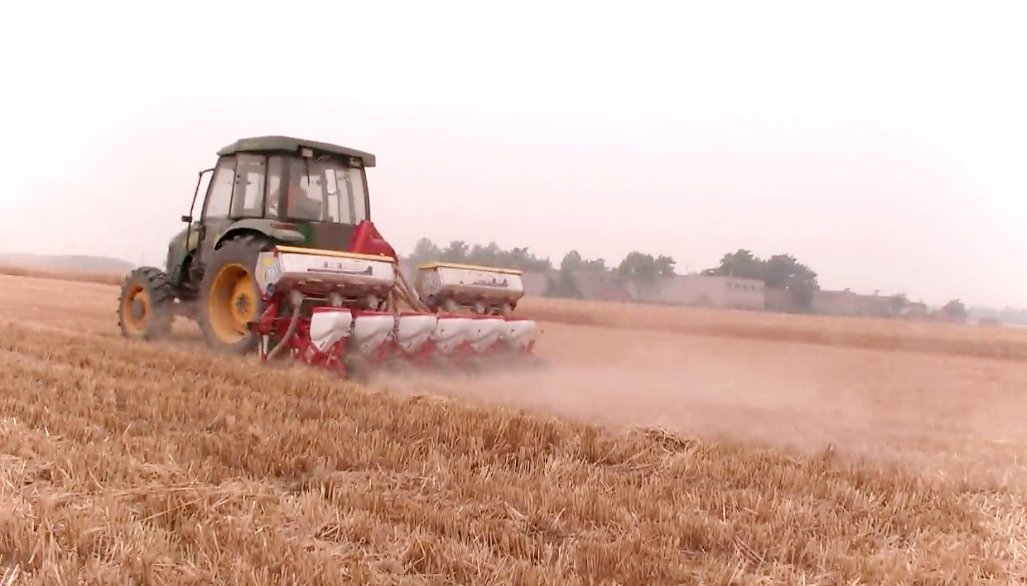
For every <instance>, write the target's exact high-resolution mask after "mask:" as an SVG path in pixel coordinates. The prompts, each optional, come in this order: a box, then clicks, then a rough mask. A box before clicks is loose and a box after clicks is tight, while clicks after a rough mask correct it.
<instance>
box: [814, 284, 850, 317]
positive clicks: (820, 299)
mask: <svg viewBox="0 0 1027 586" xmlns="http://www.w3.org/2000/svg"><path fill="white" fill-rule="evenodd" d="M859 298H860V295H859V294H857V293H854V292H852V291H849V290H848V289H845V290H844V291H825V290H820V291H815V292H814V293H813V303H812V309H813V312H814V313H825V314H830V315H859V314H860V299H859Z"/></svg>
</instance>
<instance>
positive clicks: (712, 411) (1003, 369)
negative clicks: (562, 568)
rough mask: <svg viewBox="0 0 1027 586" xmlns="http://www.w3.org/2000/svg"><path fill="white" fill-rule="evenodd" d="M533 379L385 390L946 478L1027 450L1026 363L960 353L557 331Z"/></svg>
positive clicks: (432, 382) (517, 374) (490, 378)
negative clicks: (906, 467) (860, 459)
mask: <svg viewBox="0 0 1027 586" xmlns="http://www.w3.org/2000/svg"><path fill="white" fill-rule="evenodd" d="M546 329H547V331H546V336H545V337H544V338H543V339H542V340H541V341H540V345H539V354H540V355H541V356H542V357H543V358H544V359H545V360H546V365H545V366H544V367H542V368H539V369H537V370H533V371H513V372H506V371H500V372H495V373H487V374H475V375H440V374H425V373H423V372H418V373H411V374H395V373H388V374H385V373H383V374H381V375H379V376H378V377H377V378H376V379H375V380H374V381H373V382H372V385H371V386H372V388H376V389H379V390H389V391H392V392H398V393H401V394H430V395H442V396H448V397H454V398H459V399H463V400H470V401H473V402H478V403H482V404H487V405H502V406H507V407H513V408H526V409H532V410H539V411H543V412H546V413H550V414H552V415H555V416H559V417H561V418H564V419H571V420H577V421H584V422H590V423H600V424H605V425H609V426H613V427H618V428H619V427H630V426H660V427H664V428H666V429H669V430H672V431H674V432H676V433H680V434H683V435H691V436H699V437H705V438H709V439H717V440H722V441H744V442H749V443H752V442H755V443H759V444H763V445H768V446H774V447H778V448H784V449H790V450H796V451H798V452H804V453H809V452H812V451H817V450H821V449H824V448H827V447H828V446H831V447H833V448H834V449H836V450H838V451H839V452H848V453H850V454H852V455H857V456H868V457H874V458H879V459H881V458H883V459H885V460H894V461H906V462H909V461H913V462H915V463H916V464H918V465H920V466H923V467H925V468H927V469H930V470H932V471H936V472H939V473H945V474H961V473H966V471H967V470H968V469H969V468H972V467H978V468H982V469H983V468H985V467H986V468H988V470H989V471H994V470H996V467H995V465H999V466H998V468H997V469H1000V470H1001V475H1002V477H1003V478H1008V477H1009V474H1010V466H1013V468H1015V470H1013V471H1012V472H1015V473H1017V474H1020V473H1023V475H1024V476H1025V477H1027V472H1025V471H1024V470H1023V468H1022V467H1019V466H1018V464H1015V465H1014V464H1010V456H1013V460H1018V457H1019V456H1018V454H1023V455H1027V432H1025V431H1024V430H1023V429H1022V426H1021V425H1020V423H1019V422H1020V421H1022V418H1023V417H1024V416H1027V399H1024V398H1021V397H1020V393H1016V392H1012V391H1013V389H1016V388H1020V389H1023V388H1027V367H1024V366H1022V365H1020V364H1019V363H1016V362H1003V361H996V360H986V359H980V358H969V357H958V356H932V355H927V354H918V353H915V352H894V351H893V352H887V351H876V350H859V349H851V348H835V347H826V346H816V345H811V344H798V343H786V342H769V341H761V340H742V339H732V338H724V337H709V336H692V335H682V334H675V333H665V332H653V331H641V330H626V329H617V330H614V329H605V328H601V327H592V326H571V325H557V324H546Z"/></svg>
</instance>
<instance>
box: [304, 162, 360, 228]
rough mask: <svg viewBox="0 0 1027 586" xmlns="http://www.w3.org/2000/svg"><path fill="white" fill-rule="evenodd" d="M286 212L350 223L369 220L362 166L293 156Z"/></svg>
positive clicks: (333, 221)
mask: <svg viewBox="0 0 1027 586" xmlns="http://www.w3.org/2000/svg"><path fill="white" fill-rule="evenodd" d="M286 215H287V216H288V217H289V218H291V219H297V220H307V221H311V222H332V223H338V224H351V225H352V224H359V223H360V222H361V221H363V220H366V219H367V191H366V190H365V189H364V175H363V170H362V169H360V168H357V167H350V166H348V165H346V164H344V163H343V162H341V161H338V160H334V159H327V158H326V159H319V160H308V159H293V160H292V161H291V169H290V172H289V192H288V199H287V203H286Z"/></svg>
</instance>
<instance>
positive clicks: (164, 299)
mask: <svg viewBox="0 0 1027 586" xmlns="http://www.w3.org/2000/svg"><path fill="white" fill-rule="evenodd" d="M174 303H175V289H174V288H173V287H172V286H171V282H170V281H168V276H167V275H166V274H164V271H162V270H160V269H158V268H154V267H140V268H138V269H135V270H134V271H132V272H131V273H129V275H128V277H126V278H125V282H124V283H123V284H122V285H121V297H120V299H119V300H118V327H119V328H121V335H123V336H125V337H126V338H136V339H139V340H154V339H157V338H163V337H166V336H167V335H168V334H170V333H171V322H172V321H173V320H174V307H173V304H174Z"/></svg>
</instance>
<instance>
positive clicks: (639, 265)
mask: <svg viewBox="0 0 1027 586" xmlns="http://www.w3.org/2000/svg"><path fill="white" fill-rule="evenodd" d="M617 274H619V275H620V276H622V277H624V278H626V279H636V280H639V281H643V282H647V283H652V282H653V281H656V280H657V279H658V278H659V277H660V266H659V265H658V264H657V263H656V259H655V258H653V255H651V254H645V253H643V252H638V251H637V250H636V251H632V252H629V253H628V255H627V256H625V257H624V260H622V261H621V262H620V265H618V266H617Z"/></svg>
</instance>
